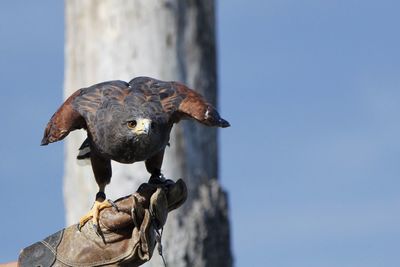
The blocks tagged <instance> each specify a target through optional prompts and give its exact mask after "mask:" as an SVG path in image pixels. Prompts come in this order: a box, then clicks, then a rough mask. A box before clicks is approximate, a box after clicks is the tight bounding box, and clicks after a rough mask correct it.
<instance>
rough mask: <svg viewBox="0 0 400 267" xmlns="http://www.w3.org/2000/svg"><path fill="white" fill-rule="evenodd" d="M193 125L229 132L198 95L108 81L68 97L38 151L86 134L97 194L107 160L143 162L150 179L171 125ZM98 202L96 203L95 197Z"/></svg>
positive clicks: (178, 88) (166, 85)
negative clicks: (74, 134)
mask: <svg viewBox="0 0 400 267" xmlns="http://www.w3.org/2000/svg"><path fill="white" fill-rule="evenodd" d="M181 119H194V120H196V121H198V122H200V123H202V124H205V125H207V126H217V127H228V126H229V123H228V122H227V121H226V120H224V119H222V118H221V117H220V116H219V114H218V112H217V111H216V109H215V108H214V107H213V106H212V105H210V104H209V103H207V102H206V100H205V99H204V98H203V97H202V96H201V95H200V94H198V93H197V92H195V91H193V90H191V89H189V88H188V87H186V86H185V85H183V84H181V83H178V82H164V81H159V80H156V79H152V78H148V77H138V78H135V79H133V80H131V81H130V82H129V83H126V82H123V81H110V82H104V83H99V84H96V85H93V86H91V87H88V88H82V89H80V90H78V91H76V92H75V93H74V94H72V95H71V96H70V97H69V98H68V99H67V100H66V101H65V102H64V103H63V105H62V106H61V107H60V108H59V109H58V110H57V112H56V113H55V114H54V115H53V116H52V118H51V120H50V121H49V123H48V124H47V127H46V129H45V133H44V137H43V140H42V145H47V144H49V143H52V142H56V141H59V140H62V139H63V138H65V137H66V136H67V135H68V134H69V132H71V131H73V130H76V129H81V128H83V129H85V130H86V131H87V134H88V138H87V139H86V140H85V142H84V143H83V145H82V147H81V149H82V150H83V149H85V148H86V149H87V148H90V152H88V153H86V154H85V155H84V156H82V157H86V156H89V157H90V159H91V163H92V168H93V172H94V175H95V178H96V182H97V184H98V185H99V192H100V193H102V194H101V195H102V196H103V197H105V195H104V188H105V186H106V185H107V184H108V183H109V182H110V179H111V160H115V161H118V162H121V163H134V162H137V161H145V163H146V168H147V170H148V171H149V172H150V173H151V175H152V176H155V177H158V176H159V175H160V174H161V171H160V170H161V165H162V159H163V155H164V149H165V147H166V146H167V144H168V142H169V136H170V132H171V129H172V126H173V124H174V123H178V122H179V121H180V120H181ZM97 198H98V197H97Z"/></svg>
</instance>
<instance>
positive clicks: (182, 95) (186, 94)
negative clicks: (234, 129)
mask: <svg viewBox="0 0 400 267" xmlns="http://www.w3.org/2000/svg"><path fill="white" fill-rule="evenodd" d="M172 88H173V89H174V93H173V94H171V95H169V96H168V97H166V98H164V99H161V103H162V105H163V107H164V109H165V110H166V111H167V112H170V111H172V110H174V114H173V116H175V117H176V118H177V119H178V120H179V119H187V118H192V119H195V120H197V121H199V122H201V123H202V124H205V125H207V126H217V127H223V128H225V127H229V126H230V124H229V122H228V121H226V120H224V119H223V118H221V116H220V115H219V113H218V111H217V110H216V109H215V108H214V107H213V106H212V105H211V104H210V103H208V102H207V101H206V100H205V99H204V98H203V96H202V95H200V94H199V93H197V92H196V91H194V90H192V89H190V88H188V87H186V86H185V85H184V84H181V83H178V82H172Z"/></svg>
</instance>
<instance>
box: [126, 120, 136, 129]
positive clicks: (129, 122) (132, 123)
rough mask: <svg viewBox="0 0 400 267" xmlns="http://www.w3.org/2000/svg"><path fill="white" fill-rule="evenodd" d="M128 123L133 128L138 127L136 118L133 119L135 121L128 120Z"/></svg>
mask: <svg viewBox="0 0 400 267" xmlns="http://www.w3.org/2000/svg"><path fill="white" fill-rule="evenodd" d="M127 125H128V128H130V129H133V128H135V127H136V125H137V122H136V121H135V120H133V121H128V123H127Z"/></svg>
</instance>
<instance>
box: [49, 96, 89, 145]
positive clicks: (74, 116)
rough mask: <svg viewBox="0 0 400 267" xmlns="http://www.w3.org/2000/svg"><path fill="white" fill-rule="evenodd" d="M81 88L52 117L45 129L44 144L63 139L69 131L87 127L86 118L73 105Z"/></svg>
mask: <svg viewBox="0 0 400 267" xmlns="http://www.w3.org/2000/svg"><path fill="white" fill-rule="evenodd" d="M81 90H82V89H81ZM81 90H78V91H76V92H75V93H74V94H72V95H71V96H70V97H69V98H68V99H67V100H66V101H65V102H64V103H63V104H62V105H61V107H60V108H59V109H58V110H57V111H56V113H54V115H53V116H52V117H51V119H50V121H49V122H48V123H47V126H46V129H45V130H44V136H43V139H42V142H41V145H42V146H43V145H47V144H49V143H53V142H56V141H59V140H62V139H64V137H66V136H67V135H68V134H69V132H71V131H73V130H76V129H81V128H84V127H85V120H84V118H83V117H82V116H81V115H80V114H79V112H77V111H76V110H75V109H74V108H73V106H72V102H73V101H74V99H75V98H76V97H78V96H79V95H80V93H81Z"/></svg>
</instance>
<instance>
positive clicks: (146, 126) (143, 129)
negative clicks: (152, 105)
mask: <svg viewBox="0 0 400 267" xmlns="http://www.w3.org/2000/svg"><path fill="white" fill-rule="evenodd" d="M150 125H151V120H149V119H139V120H137V125H136V127H135V129H134V133H135V134H137V135H140V134H147V135H148V134H149V132H150Z"/></svg>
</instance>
